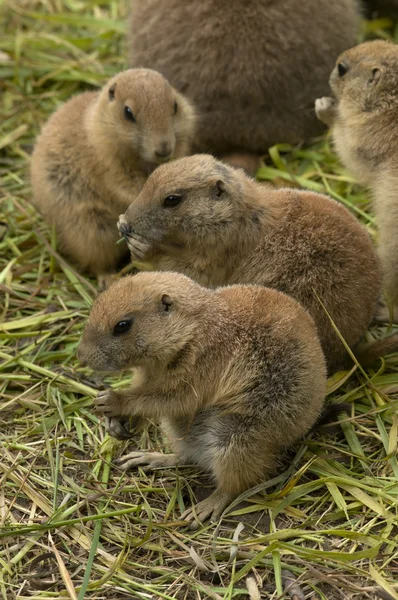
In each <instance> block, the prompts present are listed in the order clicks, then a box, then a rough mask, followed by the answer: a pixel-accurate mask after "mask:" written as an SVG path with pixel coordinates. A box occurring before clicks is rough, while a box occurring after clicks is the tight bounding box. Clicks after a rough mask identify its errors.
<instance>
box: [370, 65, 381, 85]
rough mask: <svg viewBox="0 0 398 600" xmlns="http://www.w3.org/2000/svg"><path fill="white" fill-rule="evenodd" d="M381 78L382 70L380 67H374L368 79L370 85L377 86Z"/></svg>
mask: <svg viewBox="0 0 398 600" xmlns="http://www.w3.org/2000/svg"><path fill="white" fill-rule="evenodd" d="M380 77H381V69H379V67H373V69H372V71H371V75H370V77H369V79H368V85H376V84H377V83H378V82H379V80H380Z"/></svg>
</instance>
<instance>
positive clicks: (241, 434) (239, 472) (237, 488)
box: [182, 414, 282, 528]
mask: <svg viewBox="0 0 398 600" xmlns="http://www.w3.org/2000/svg"><path fill="white" fill-rule="evenodd" d="M204 425H205V424H203V423H202V426H201V427H199V428H198V434H197V435H196V434H195V431H194V428H192V430H191V434H190V438H191V440H190V441H191V455H192V458H194V460H195V462H197V463H198V464H199V465H201V466H202V467H206V464H204V463H203V461H206V463H207V466H208V468H210V471H211V473H212V475H213V477H214V479H215V480H216V483H217V486H216V490H215V491H214V492H213V493H212V494H211V495H210V496H209V497H208V498H206V499H205V500H203V501H202V502H199V503H198V504H197V505H196V506H195V507H194V508H190V509H188V510H186V511H185V512H184V514H183V515H182V518H183V519H184V520H186V521H190V522H191V528H196V527H197V526H198V521H197V519H198V520H199V521H203V520H205V519H207V518H208V517H210V518H211V519H212V520H216V519H218V518H219V517H220V516H221V513H222V512H223V511H224V509H225V508H226V507H227V506H228V504H230V502H231V501H232V500H234V498H236V497H237V496H239V495H240V494H241V493H242V492H244V491H245V490H247V489H250V488H251V487H253V486H254V485H257V484H258V483H261V481H265V480H266V479H267V477H268V476H269V475H270V474H271V472H272V471H273V469H274V468H275V467H276V465H277V462H278V461H277V456H278V454H279V453H278V450H280V449H281V446H282V444H281V443H278V440H277V439H276V436H275V435H273V432H272V430H270V427H269V426H268V427H267V426H266V425H265V424H264V422H261V421H260V419H258V418H256V419H254V418H250V417H248V416H243V415H238V414H230V415H220V416H218V417H217V416H213V417H212V418H211V422H210V419H209V423H208V425H209V427H205V426H204ZM203 431H204V433H203ZM209 432H211V433H209ZM201 446H203V447H202V451H201ZM193 449H194V452H192V450H193Z"/></svg>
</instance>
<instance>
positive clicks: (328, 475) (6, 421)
mask: <svg viewBox="0 0 398 600" xmlns="http://www.w3.org/2000/svg"><path fill="white" fill-rule="evenodd" d="M1 10H2V13H1V14H0V24H1V25H0V34H1V35H0V93H1V100H2V103H1V104H2V106H1V114H0V190H1V205H0V339H1V349H0V396H1V402H0V594H1V597H2V598H3V599H4V600H5V599H12V598H19V599H23V598H60V597H66V598H68V597H69V598H72V599H76V598H79V600H82V599H84V598H86V599H103V598H104V599H105V598H107V599H112V600H113V599H117V598H121V599H122V598H142V599H151V598H153V599H155V598H164V599H171V598H178V599H181V600H182V599H192V600H193V599H198V600H199V599H202V598H203V599H204V598H214V599H218V600H220V599H223V600H230V599H231V598H237V597H250V598H251V599H252V600H256V599H257V598H269V599H273V600H276V599H277V598H279V599H281V598H290V597H292V598H293V597H294V598H295V599H296V600H302V599H303V598H312V599H313V600H315V599H318V600H319V599H322V600H325V599H327V600H333V599H341V598H343V599H344V598H358V600H363V599H365V598H376V597H380V598H388V599H389V598H393V599H394V598H395V599H397V598H398V585H397V583H394V582H397V581H398V548H397V544H398V537H397V534H398V518H397V495H398V462H397V458H396V450H397V432H398V418H397V407H398V356H395V357H390V358H389V359H388V360H386V361H384V362H380V364H379V366H378V369H377V370H369V371H367V372H366V373H364V372H361V371H360V370H357V369H353V370H352V371H351V372H349V373H340V374H338V375H337V376H335V377H334V378H333V379H332V380H331V381H330V382H329V383H330V385H329V395H330V399H331V400H332V401H334V402H342V401H345V402H348V403H350V405H351V413H350V414H349V415H347V416H346V417H344V418H342V420H341V422H340V423H339V424H338V425H336V426H335V427H334V428H330V427H329V428H323V429H322V431H320V432H319V433H317V434H314V435H312V436H311V437H309V438H308V439H307V440H306V441H305V443H303V444H302V445H301V446H298V447H297V448H295V450H294V453H293V454H292V457H291V459H290V461H289V462H288V463H287V464H286V467H285V469H284V470H283V472H281V473H280V474H279V476H278V477H276V478H275V479H274V480H272V481H271V482H268V483H267V484H264V485H263V486H260V487H259V488H258V489H257V490H256V491H255V493H253V494H252V495H251V496H250V498H248V500H247V501H246V503H243V504H242V503H240V504H235V506H232V507H230V508H229V510H228V511H227V514H226V515H225V517H224V518H223V519H222V520H221V521H220V523H218V524H211V525H206V526H205V527H203V528H201V529H199V530H198V531H196V532H192V531H188V530H187V529H185V528H184V527H183V524H182V523H181V522H180V521H179V516H180V514H181V511H182V510H183V509H184V507H186V506H187V504H188V505H189V503H190V502H191V500H192V499H193V497H194V495H196V496H200V495H203V494H204V493H207V483H206V482H204V480H203V478H202V476H201V475H200V474H199V473H198V472H197V471H196V470H194V469H188V468H186V469H178V470H175V469H172V470H159V471H157V472H155V473H153V474H146V473H144V472H141V471H138V472H136V473H133V474H129V475H125V474H122V473H121V472H119V471H118V470H117V469H116V468H115V467H114V466H113V465H112V461H113V459H114V458H115V457H116V456H118V455H120V454H121V453H122V452H123V451H124V450H125V448H126V447H127V444H126V443H121V442H117V441H115V440H113V439H110V438H109V437H108V436H107V435H106V434H105V432H104V427H103V423H102V422H100V421H99V420H98V418H97V417H96V416H95V415H94V414H93V412H92V410H91V401H92V398H93V397H94V396H95V395H96V392H97V390H98V389H99V388H100V387H101V386H103V385H104V382H103V381H101V380H99V379H96V378H95V377H94V376H93V375H92V374H91V373H90V372H88V371H87V370H84V369H82V368H80V367H79V366H78V364H77V360H76V348H77V344H78V341H79V337H80V334H81V331H82V326H83V323H84V320H85V318H86V317H87V314H88V311H89V308H90V303H91V301H92V298H93V297H94V295H95V288H94V285H93V284H94V282H90V281H89V280H87V279H85V278H83V277H81V276H80V275H78V274H77V273H76V272H75V271H74V269H73V268H71V267H70V265H68V264H67V263H66V262H65V261H64V260H63V259H62V258H61V257H60V256H59V255H58V254H57V249H56V240H55V239H54V236H52V234H51V231H49V230H48V228H47V227H46V226H45V224H44V223H43V222H42V220H41V219H40V218H39V217H38V215H37V214H36V213H35V211H34V210H33V208H32V207H31V205H30V202H29V199H30V186H29V179H28V176H27V166H28V163H29V153H30V151H31V148H32V143H33V140H34V137H35V135H36V134H37V132H38V130H39V127H40V125H41V124H42V123H43V121H44V120H45V119H46V117H47V115H48V114H50V113H51V111H53V110H54V109H55V108H56V107H57V106H58V105H59V103H60V102H62V101H64V100H66V99H67V98H69V97H70V96H71V95H72V94H74V93H76V92H78V91H80V90H85V89H92V88H93V86H98V85H100V84H101V83H102V82H104V81H105V80H106V79H107V78H108V77H109V76H111V75H112V74H114V73H115V72H117V71H118V70H121V69H122V68H124V67H125V66H126V60H125V56H126V51H125V39H124V31H125V23H126V13H127V2H126V1H120V2H119V1H116V0H115V1H113V2H106V1H105V0H88V1H84V2H83V1H82V0H40V1H39V0H35V1H34V0H31V1H28V0H24V1H23V0H20V2H18V3H17V2H13V1H12V0H10V1H8V2H7V1H6V2H5V3H4V2H3V4H2V5H1ZM367 32H368V33H369V32H370V33H371V34H373V35H374V34H376V35H381V36H395V31H394V26H393V24H392V23H391V22H389V21H388V20H387V21H380V22H376V23H373V24H372V25H371V26H370V27H369V26H368V30H367ZM266 165H267V166H264V167H263V168H262V169H261V171H260V173H259V176H261V177H262V178H264V179H268V180H272V181H274V182H275V183H276V184H277V185H280V184H284V185H286V184H288V185H300V186H304V187H309V188H311V189H314V190H319V191H327V192H328V193H330V194H331V195H333V196H334V197H335V198H337V199H339V200H340V201H341V202H343V203H344V204H345V205H346V206H348V207H349V208H350V209H351V210H352V211H353V212H354V213H355V214H356V215H357V216H358V218H359V219H360V220H361V221H362V222H363V223H364V224H365V225H366V227H367V228H368V229H369V231H370V233H371V234H372V235H375V233H376V231H375V226H374V221H373V218H372V216H371V213H370V212H369V204H368V198H367V195H366V193H365V192H364V191H363V190H361V189H360V188H359V187H358V186H356V185H354V183H353V181H352V180H351V179H350V178H349V177H348V175H347V174H346V173H345V172H344V171H343V170H342V169H341V167H340V166H339V165H338V164H337V162H336V160H335V157H334V156H333V153H332V151H331V149H330V146H329V143H328V140H327V139H325V140H322V141H318V142H316V143H314V144H313V145H312V146H310V147H309V148H306V149H292V148H290V147H287V146H279V147H275V148H273V149H271V151H270V156H269V157H268V158H267V159H266ZM359 260H360V257H359ZM386 330H387V328H386V327H378V328H374V329H372V331H371V332H370V333H369V338H371V337H379V336H382V335H385V333H386ZM125 381H126V378H124V381H123V379H109V380H107V381H106V382H105V384H110V383H111V384H112V385H115V386H122V385H124V383H125ZM132 444H133V445H134V444H135V445H139V447H141V448H153V449H157V450H158V449H163V448H164V441H163V440H162V438H161V433H160V432H159V430H158V429H157V428H156V427H155V425H152V426H150V427H149V429H148V430H147V431H145V432H144V433H142V434H140V435H139V436H138V435H137V436H136V438H135V439H134V441H133V442H132ZM130 445H131V444H130ZM242 524H243V525H244V528H243V527H242ZM286 569H288V570H289V572H290V574H289V573H288V574H286V572H285V571H286ZM289 578H290V579H289ZM292 578H295V579H296V580H297V581H296V584H294V586H292V582H291V579H292ZM286 586H287V588H288V591H287V592H286V591H285V593H284V590H285V589H286ZM297 586H298V587H297Z"/></svg>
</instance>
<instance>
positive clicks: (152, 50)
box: [129, 0, 359, 171]
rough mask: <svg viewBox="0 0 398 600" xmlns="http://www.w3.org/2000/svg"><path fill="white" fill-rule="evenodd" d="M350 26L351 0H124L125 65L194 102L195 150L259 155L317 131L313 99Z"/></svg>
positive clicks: (352, 31)
mask: <svg viewBox="0 0 398 600" xmlns="http://www.w3.org/2000/svg"><path fill="white" fill-rule="evenodd" d="M309 23H310V24H311V25H310V26H309ZM358 25H359V11H358V7H357V2H356V1H354V0H334V1H333V2H329V1H327V0H305V2H304V1H302V0H284V1H283V2H281V1H280V0H232V1H231V0H217V1H216V2H214V1H212V0H200V2H197V1H196V0H168V1H167V2H158V1H157V0H133V1H132V3H131V18H130V32H129V44H130V64H131V65H132V66H135V67H137V66H140V67H150V68H153V69H157V70H158V71H160V72H161V73H163V75H165V77H167V78H168V79H169V81H170V82H171V84H172V85H174V86H175V87H176V88H177V89H178V90H180V91H181V92H182V93H184V94H187V96H188V98H191V99H192V100H193V101H194V102H195V105H196V106H197V107H198V110H199V113H200V122H199V124H198V137H197V138H195V151H198V152H210V153H214V154H217V155H218V156H221V155H224V154H226V153H230V152H238V153H242V152H243V153H254V154H259V153H260V154H261V153H264V152H265V151H266V150H267V149H268V147H269V146H270V145H272V144H274V143H276V142H291V143H296V142H299V141H301V140H304V139H308V138H310V137H311V136H313V135H315V134H318V133H319V132H320V131H321V127H320V125H319V123H318V125H317V122H316V118H315V115H314V111H313V99H314V98H315V97H317V95H320V94H324V93H326V90H327V78H328V76H329V73H330V70H331V69H332V67H333V60H334V57H335V56H337V55H338V54H339V53H340V52H342V51H343V50H345V49H346V48H349V47H350V46H352V45H353V44H354V43H355V37H356V33H357V29H358ZM233 162H234V164H238V165H239V166H244V167H245V168H247V160H244V161H239V160H238V161H237V160H236V156H235V157H234V160H233ZM248 170H250V171H252V170H253V168H252V167H250V166H249V168H248Z"/></svg>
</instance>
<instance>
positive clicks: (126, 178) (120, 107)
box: [31, 69, 194, 282]
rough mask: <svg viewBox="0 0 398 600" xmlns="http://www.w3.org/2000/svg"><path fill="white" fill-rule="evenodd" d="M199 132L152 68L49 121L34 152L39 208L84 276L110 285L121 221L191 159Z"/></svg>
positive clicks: (79, 99)
mask: <svg viewBox="0 0 398 600" xmlns="http://www.w3.org/2000/svg"><path fill="white" fill-rule="evenodd" d="M193 129H194V111H193V108H192V106H191V104H190V102H189V101H188V100H187V99H186V98H184V97H183V96H182V95H181V94H179V93H178V92H177V91H176V90H175V89H174V88H172V87H171V86H170V85H169V83H168V82H167V81H166V79H165V78H164V77H163V76H162V75H161V74H160V73H157V72H156V71H151V70H149V69H130V70H127V71H123V72H121V73H119V74H118V75H116V76H115V77H113V79H111V80H110V81H109V82H108V83H106V84H105V86H104V87H103V89H102V90H101V91H100V92H87V93H83V94H81V95H78V96H75V97H74V98H72V99H71V100H69V101H68V102H66V103H65V104H64V105H63V106H61V107H60V108H59V109H58V110H57V111H56V112H55V113H54V114H53V115H52V116H51V117H50V119H49V120H48V122H47V123H46V124H45V125H44V127H43V129H42V132H41V134H40V136H39V137H38V139H37V142H36V146H35V148H34V151H33V156H32V162H31V180H32V186H33V200H32V201H33V204H34V205H35V206H36V207H37V208H38V209H39V211H40V212H41V214H42V215H43V216H44V218H45V219H46V220H47V221H48V222H49V223H51V224H52V225H54V226H55V229H56V232H57V236H58V241H59V245H60V249H61V251H62V252H63V253H65V254H66V255H67V256H68V257H69V258H71V259H72V260H73V261H74V262H75V263H76V264H77V266H78V267H79V268H80V269H81V270H83V271H86V272H88V273H90V274H92V275H97V276H99V279H102V280H103V281H104V282H105V281H106V276H107V274H109V273H111V272H112V271H115V269H116V267H117V264H118V262H119V260H120V259H121V258H122V256H123V253H125V248H123V247H122V246H120V245H116V242H117V240H118V233H117V228H116V221H117V217H118V215H119V214H120V212H121V211H124V210H125V209H126V208H127V207H128V205H129V204H130V202H131V197H132V196H133V197H134V195H135V194H138V192H139V191H140V189H141V188H142V186H143V184H144V182H145V180H146V178H147V177H148V175H149V173H150V172H151V171H153V169H154V168H155V167H156V166H157V165H158V164H160V163H161V162H164V161H166V160H170V159H172V158H176V157H180V156H184V155H185V154H187V153H188V152H189V148H190V141H191V138H192V135H193Z"/></svg>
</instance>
